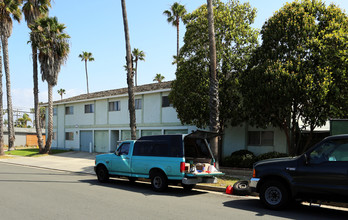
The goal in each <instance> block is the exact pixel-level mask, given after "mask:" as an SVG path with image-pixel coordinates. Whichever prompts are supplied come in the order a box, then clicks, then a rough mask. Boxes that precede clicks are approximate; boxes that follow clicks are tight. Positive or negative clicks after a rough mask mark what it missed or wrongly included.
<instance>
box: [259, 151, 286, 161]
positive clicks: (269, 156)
mask: <svg viewBox="0 0 348 220" xmlns="http://www.w3.org/2000/svg"><path fill="white" fill-rule="evenodd" d="M288 156H289V155H288V154H286V153H279V152H276V151H273V152H268V153H264V154H260V155H259V156H257V157H256V161H260V160H267V159H272V158H279V157H288Z"/></svg>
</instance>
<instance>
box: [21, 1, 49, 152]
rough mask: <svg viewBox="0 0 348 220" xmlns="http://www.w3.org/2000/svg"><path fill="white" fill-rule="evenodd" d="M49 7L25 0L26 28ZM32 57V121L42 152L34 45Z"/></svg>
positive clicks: (40, 2)
mask: <svg viewBox="0 0 348 220" xmlns="http://www.w3.org/2000/svg"><path fill="white" fill-rule="evenodd" d="M50 7H51V1H50V0H26V3H24V5H23V8H22V11H23V14H24V18H25V21H26V22H27V25H28V27H30V25H33V24H34V23H35V20H36V19H38V18H42V17H45V16H47V15H48V8H50ZM31 50H32V57H33V83H34V88H33V93H34V112H33V113H34V121H35V128H36V135H37V140H38V146H39V149H40V150H39V151H40V152H41V151H43V148H44V146H43V137H42V130H41V128H42V126H41V124H40V108H39V86H38V85H39V80H38V68H37V47H36V46H35V44H31Z"/></svg>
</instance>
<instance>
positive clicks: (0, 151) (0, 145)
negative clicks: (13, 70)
mask: <svg viewBox="0 0 348 220" xmlns="http://www.w3.org/2000/svg"><path fill="white" fill-rule="evenodd" d="M2 97H3V94H2V56H1V45H0V156H2V155H4V154H5V152H4V127H3V123H4V119H3V118H4V111H3V109H4V107H3V100H2Z"/></svg>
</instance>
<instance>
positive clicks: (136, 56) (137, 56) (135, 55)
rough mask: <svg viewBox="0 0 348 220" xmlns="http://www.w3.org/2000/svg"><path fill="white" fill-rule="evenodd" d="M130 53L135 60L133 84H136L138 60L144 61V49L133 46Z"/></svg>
mask: <svg viewBox="0 0 348 220" xmlns="http://www.w3.org/2000/svg"><path fill="white" fill-rule="evenodd" d="M132 55H133V59H134V62H135V71H134V73H135V86H138V61H139V60H142V61H145V53H144V51H142V50H139V49H138V48H134V49H133V51H132Z"/></svg>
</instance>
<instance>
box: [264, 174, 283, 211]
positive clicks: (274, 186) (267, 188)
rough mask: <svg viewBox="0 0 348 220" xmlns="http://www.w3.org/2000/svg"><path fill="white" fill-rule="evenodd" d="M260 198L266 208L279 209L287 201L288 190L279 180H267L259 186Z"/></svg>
mask: <svg viewBox="0 0 348 220" xmlns="http://www.w3.org/2000/svg"><path fill="white" fill-rule="evenodd" d="M260 200H261V201H262V203H263V204H264V205H265V206H266V208H269V209H273V210H280V209H283V208H285V206H286V205H287V204H288V203H289V191H288V189H287V188H286V187H285V186H284V184H283V183H281V182H280V181H276V180H268V181H266V182H265V183H264V184H262V186H261V188H260Z"/></svg>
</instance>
